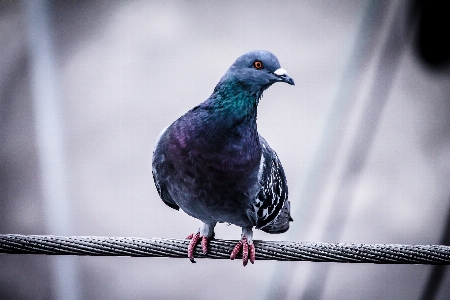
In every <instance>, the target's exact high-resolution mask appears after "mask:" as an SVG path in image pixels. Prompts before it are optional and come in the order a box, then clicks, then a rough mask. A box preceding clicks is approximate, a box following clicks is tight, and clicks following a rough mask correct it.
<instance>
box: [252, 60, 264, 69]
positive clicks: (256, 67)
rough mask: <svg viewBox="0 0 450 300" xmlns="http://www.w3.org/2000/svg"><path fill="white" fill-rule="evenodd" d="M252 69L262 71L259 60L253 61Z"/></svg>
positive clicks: (261, 64)
mask: <svg viewBox="0 0 450 300" xmlns="http://www.w3.org/2000/svg"><path fill="white" fill-rule="evenodd" d="M253 67H254V68H255V69H258V70H259V69H262V67H263V63H262V62H260V61H259V60H257V61H255V62H254V63H253Z"/></svg>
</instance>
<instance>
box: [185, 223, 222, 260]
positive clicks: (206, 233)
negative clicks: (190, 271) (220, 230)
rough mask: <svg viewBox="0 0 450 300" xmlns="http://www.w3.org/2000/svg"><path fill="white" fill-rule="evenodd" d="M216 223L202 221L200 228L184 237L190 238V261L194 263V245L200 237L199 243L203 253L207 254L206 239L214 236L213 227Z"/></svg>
mask: <svg viewBox="0 0 450 300" xmlns="http://www.w3.org/2000/svg"><path fill="white" fill-rule="evenodd" d="M215 226H216V223H208V224H207V223H204V224H203V226H202V227H201V228H199V229H198V230H197V233H192V234H190V235H188V236H187V237H186V239H188V240H191V241H190V242H189V246H188V258H189V260H190V261H191V262H192V263H195V260H194V250H195V246H196V245H197V244H198V242H199V241H200V238H201V239H202V241H201V245H202V250H203V254H205V255H206V254H208V240H209V239H211V238H214V227H215Z"/></svg>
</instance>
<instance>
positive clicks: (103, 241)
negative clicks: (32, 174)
mask: <svg viewBox="0 0 450 300" xmlns="http://www.w3.org/2000/svg"><path fill="white" fill-rule="evenodd" d="M237 242H238V241H235V240H218V239H214V240H211V241H210V242H209V245H208V254H207V255H204V254H203V252H202V249H201V246H200V245H197V247H196V248H195V253H194V254H195V257H196V258H211V259H229V258H230V253H231V251H232V250H233V247H234V245H235V244H236V243H237ZM254 243H255V248H256V259H257V260H278V261H315V262H340V263H376V264H428V265H447V264H450V246H443V245H399V244H344V243H307V242H301V243H298V242H278V241H257V240H255V241H254ZM188 244H189V240H183V239H162V238H138V237H98V236H53V235H19V234H6V235H0V253H9V254H47V255H91V256H138V257H177V258H180V257H183V258H185V257H187V246H188Z"/></svg>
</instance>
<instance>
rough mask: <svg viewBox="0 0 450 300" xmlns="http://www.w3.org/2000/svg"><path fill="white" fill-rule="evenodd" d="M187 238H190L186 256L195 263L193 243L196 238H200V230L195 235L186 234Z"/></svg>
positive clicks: (195, 242)
mask: <svg viewBox="0 0 450 300" xmlns="http://www.w3.org/2000/svg"><path fill="white" fill-rule="evenodd" d="M187 239H190V240H191V241H190V243H189V246H188V258H189V260H190V261H191V262H192V263H195V260H194V249H195V245H197V243H198V240H199V239H200V232H197V233H196V234H195V235H194V234H190V235H188V237H187ZM202 244H203V241H202ZM202 246H203V245H202Z"/></svg>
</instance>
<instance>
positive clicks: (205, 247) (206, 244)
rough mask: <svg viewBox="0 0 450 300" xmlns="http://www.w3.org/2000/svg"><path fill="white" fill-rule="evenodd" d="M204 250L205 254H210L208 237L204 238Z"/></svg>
mask: <svg viewBox="0 0 450 300" xmlns="http://www.w3.org/2000/svg"><path fill="white" fill-rule="evenodd" d="M202 250H203V254H206V253H208V238H207V237H206V236H204V237H202Z"/></svg>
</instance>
